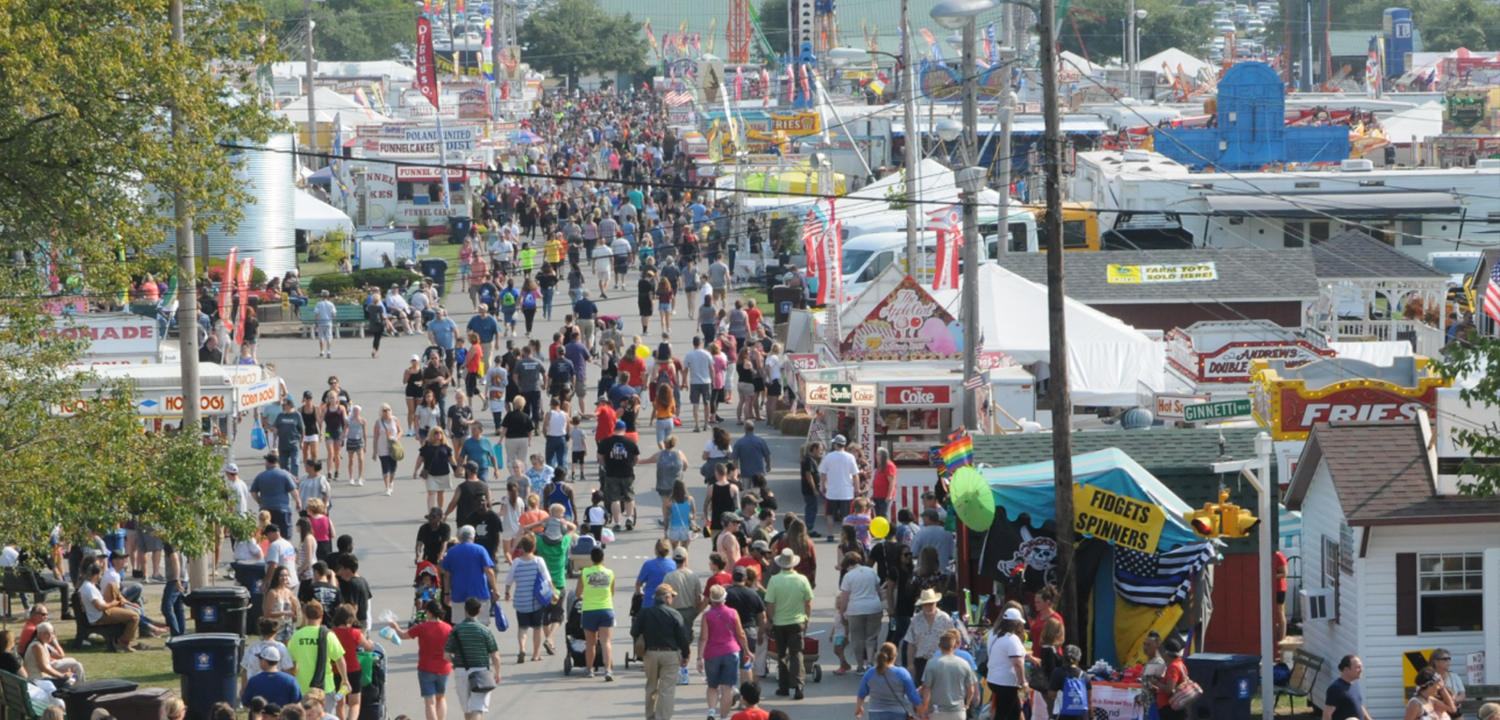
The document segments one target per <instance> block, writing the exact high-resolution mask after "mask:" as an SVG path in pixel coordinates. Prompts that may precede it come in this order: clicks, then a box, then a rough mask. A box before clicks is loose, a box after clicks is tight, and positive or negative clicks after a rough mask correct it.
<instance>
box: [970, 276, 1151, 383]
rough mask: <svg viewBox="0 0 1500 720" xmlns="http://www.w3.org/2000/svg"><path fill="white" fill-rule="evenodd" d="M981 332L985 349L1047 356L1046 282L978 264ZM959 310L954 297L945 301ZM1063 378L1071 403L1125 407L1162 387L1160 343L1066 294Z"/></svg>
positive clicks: (1033, 358) (1025, 360) (1023, 359)
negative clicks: (1065, 381)
mask: <svg viewBox="0 0 1500 720" xmlns="http://www.w3.org/2000/svg"><path fill="white" fill-rule="evenodd" d="M979 287H980V291H979V317H980V322H981V325H980V334H981V336H982V337H983V338H984V347H985V349H986V350H1004V351H1005V352H1007V353H1009V354H1010V355H1011V357H1014V358H1015V359H1016V361H1017V362H1019V363H1021V364H1023V365H1029V364H1031V363H1034V362H1038V361H1049V358H1050V355H1051V350H1050V340H1049V335H1048V326H1047V288H1046V287H1044V286H1042V285H1038V284H1036V283H1034V282H1031V281H1030V280H1027V279H1025V278H1023V277H1021V276H1019V275H1016V274H1015V273H1012V272H1010V271H1008V270H1006V269H1004V268H1002V267H1000V266H999V265H994V264H987V265H981V266H980V267H979ZM948 307H949V310H950V312H953V313H954V314H955V316H957V315H958V313H957V310H958V306H957V302H956V301H954V302H953V304H951V305H949V306H948ZM1065 308H1066V309H1065V314H1066V322H1067V328H1068V381H1069V382H1068V384H1069V386H1070V387H1071V388H1072V392H1073V404H1074V405H1101V406H1112V407H1129V406H1134V405H1136V404H1138V402H1139V401H1138V400H1137V397H1139V396H1140V395H1141V394H1142V393H1143V392H1147V391H1149V392H1159V391H1161V390H1162V389H1163V387H1164V380H1163V377H1162V375H1163V369H1164V368H1165V366H1166V360H1165V355H1164V354H1163V351H1162V345H1161V344H1160V343H1158V342H1155V341H1153V340H1152V339H1151V338H1149V337H1146V335H1145V334H1143V333H1141V332H1140V331H1138V330H1136V329H1135V328H1132V327H1130V326H1129V325H1126V324H1124V323H1122V322H1120V321H1119V320H1117V319H1115V318H1113V317H1110V316H1108V315H1105V314H1104V313H1102V312H1099V311H1098V310H1095V309H1093V308H1091V307H1089V306H1087V305H1084V304H1083V303H1081V302H1078V301H1077V300H1074V299H1072V298H1067V300H1066V305H1065Z"/></svg>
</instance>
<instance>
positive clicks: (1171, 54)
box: [1135, 48, 1212, 77]
mask: <svg viewBox="0 0 1500 720" xmlns="http://www.w3.org/2000/svg"><path fill="white" fill-rule="evenodd" d="M1163 67H1165V68H1166V69H1167V70H1168V71H1169V72H1171V73H1172V74H1173V75H1176V74H1177V69H1178V68H1182V72H1183V73H1184V74H1186V75H1187V76H1188V77H1195V76H1197V74H1198V71H1200V70H1202V69H1204V68H1207V67H1212V66H1211V65H1209V64H1208V63H1207V62H1205V61H1203V60H1201V59H1199V58H1196V57H1194V56H1192V55H1190V54H1188V53H1186V52H1183V51H1181V50H1178V49H1177V48H1167V49H1166V50H1163V51H1161V52H1159V53H1157V54H1155V55H1152V56H1151V57H1148V58H1145V59H1144V60H1141V62H1140V64H1138V65H1136V66H1135V69H1137V70H1154V71H1156V72H1161V70H1162V68H1163Z"/></svg>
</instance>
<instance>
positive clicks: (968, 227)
mask: <svg viewBox="0 0 1500 720" xmlns="http://www.w3.org/2000/svg"><path fill="white" fill-rule="evenodd" d="M999 6H1000V3H999V2H997V1H996V0H943V1H942V2H940V3H938V4H937V5H935V6H934V7H933V8H932V10H931V12H930V13H928V14H929V15H931V16H932V19H933V20H935V21H936V22H937V23H938V24H939V25H941V26H943V27H944V28H947V29H949V30H958V29H960V28H962V29H963V41H962V42H963V59H962V61H961V65H962V67H963V75H962V78H963V127H962V134H963V143H962V145H963V163H964V164H965V165H966V166H967V167H964V168H963V169H962V170H959V171H958V172H957V176H958V183H959V187H960V189H962V190H963V193H964V198H963V201H964V203H963V228H964V254H963V263H964V268H963V277H964V280H963V288H962V296H961V297H960V302H961V303H962V312H963V318H964V380H965V382H967V381H968V380H969V378H972V377H974V376H975V375H977V374H978V372H979V243H980V239H979V206H978V204H977V203H978V200H979V190H980V189H981V188H982V187H983V186H984V178H985V175H986V172H985V170H984V168H982V167H974V166H976V165H978V163H979V137H978V127H977V125H978V124H979V96H978V81H979V77H978V75H977V74H976V72H975V65H974V49H975V48H974V44H975V36H976V35H977V34H978V30H977V28H978V17H979V16H980V15H981V14H983V13H985V12H988V11H990V10H993V9H995V8H997V7H999ZM951 132H952V127H951V126H948V127H946V128H944V129H942V130H940V133H942V134H951ZM940 137H941V135H940ZM946 139H951V138H945V140H946ZM964 427H966V428H968V429H969V430H971V431H973V430H977V429H978V427H979V393H978V392H977V391H974V390H970V391H968V393H967V397H966V398H965V402H964Z"/></svg>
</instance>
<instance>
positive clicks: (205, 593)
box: [182, 585, 250, 636]
mask: <svg viewBox="0 0 1500 720" xmlns="http://www.w3.org/2000/svg"><path fill="white" fill-rule="evenodd" d="M182 601H183V603H185V604H186V605H187V606H188V608H189V609H190V610H191V611H192V613H193V631H194V632H197V633H220V632H222V633H234V634H236V635H240V636H244V634H245V613H246V612H248V611H249V610H250V591H249V590H246V589H245V588H242V587H240V586H239V585H224V586H218V587H201V588H194V589H193V591H192V592H190V593H188V594H187V595H184V596H183V597H182Z"/></svg>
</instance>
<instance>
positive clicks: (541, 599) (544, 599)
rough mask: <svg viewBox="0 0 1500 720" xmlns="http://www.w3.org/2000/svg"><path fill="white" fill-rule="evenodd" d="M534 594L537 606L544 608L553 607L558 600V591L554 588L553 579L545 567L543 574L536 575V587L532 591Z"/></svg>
mask: <svg viewBox="0 0 1500 720" xmlns="http://www.w3.org/2000/svg"><path fill="white" fill-rule="evenodd" d="M532 592H533V593H534V595H535V597H536V601H537V604H538V605H541V606H543V607H546V606H548V605H551V604H552V602H553V600H555V599H556V598H557V590H555V589H554V588H553V587H552V577H551V576H550V575H549V574H548V570H547V569H546V568H545V567H543V568H542V571H541V572H539V573H537V574H536V586H535V587H534V588H533V589H532Z"/></svg>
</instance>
